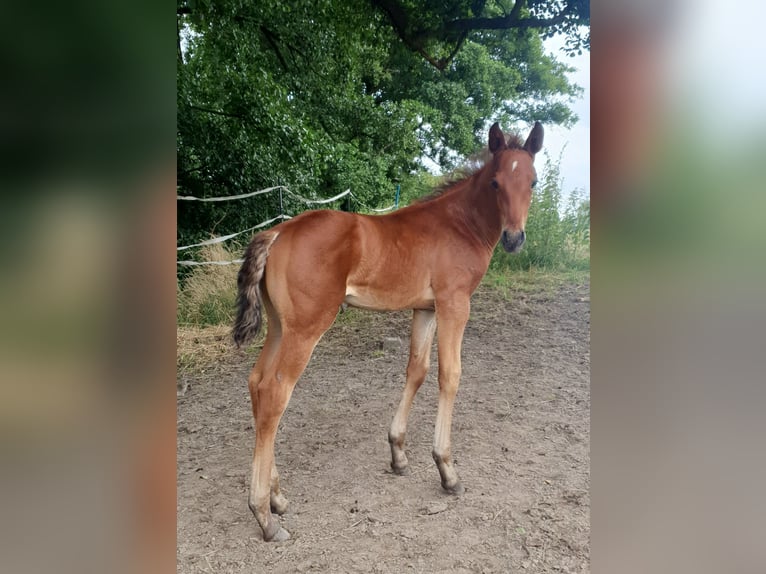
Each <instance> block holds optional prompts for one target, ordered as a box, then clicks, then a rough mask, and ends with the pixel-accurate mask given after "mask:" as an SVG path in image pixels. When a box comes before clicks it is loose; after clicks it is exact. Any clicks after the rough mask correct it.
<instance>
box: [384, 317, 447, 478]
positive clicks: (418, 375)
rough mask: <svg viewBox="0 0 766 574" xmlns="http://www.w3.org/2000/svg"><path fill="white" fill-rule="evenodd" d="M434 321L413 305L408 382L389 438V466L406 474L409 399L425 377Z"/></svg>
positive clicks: (410, 402) (389, 432)
mask: <svg viewBox="0 0 766 574" xmlns="http://www.w3.org/2000/svg"><path fill="white" fill-rule="evenodd" d="M435 328H436V321H435V320H434V312H433V311H427V310H422V309H416V310H415V312H414V314H413V315H412V336H411V338H410V360H409V362H408V363H407V383H406V384H405V386H404V393H402V400H401V401H400V402H399V408H398V409H397V410H396V414H395V415H394V419H393V420H392V421H391V428H390V429H389V431H388V442H389V444H390V445H391V468H392V469H393V471H394V472H395V473H396V474H408V473H409V466H408V462H407V455H406V454H405V453H404V436H405V434H406V433H407V418H408V417H409V414H410V408H411V407H412V401H413V399H414V398H415V394H416V393H417V392H418V389H419V388H420V385H422V384H423V381H424V380H425V378H426V374H427V373H428V366H429V364H430V361H431V343H432V342H433V339H434V329H435Z"/></svg>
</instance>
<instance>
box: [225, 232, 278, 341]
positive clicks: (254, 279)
mask: <svg viewBox="0 0 766 574" xmlns="http://www.w3.org/2000/svg"><path fill="white" fill-rule="evenodd" d="M278 235H279V232H275V231H272V230H269V231H262V232H261V233H259V234H257V235H256V236H255V237H253V240H252V241H251V242H250V245H248V246H247V250H246V251H245V261H244V263H242V267H241V268H240V270H239V275H237V319H236V321H235V322H234V330H233V335H234V342H235V343H236V344H237V347H241V346H242V345H244V344H246V343H249V342H250V341H252V340H253V339H254V338H255V336H256V335H257V334H258V331H260V330H261V323H262V321H261V300H262V297H261V279H263V272H264V269H265V268H266V259H267V258H268V257H269V249H270V248H271V244H272V243H274V240H275V239H276V238H277V236H278Z"/></svg>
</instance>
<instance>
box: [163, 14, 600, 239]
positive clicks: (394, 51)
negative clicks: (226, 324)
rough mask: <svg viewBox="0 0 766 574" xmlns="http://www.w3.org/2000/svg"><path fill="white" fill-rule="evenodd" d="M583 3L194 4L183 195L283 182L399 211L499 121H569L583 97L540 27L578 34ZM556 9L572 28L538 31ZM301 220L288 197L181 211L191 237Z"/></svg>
mask: <svg viewBox="0 0 766 574" xmlns="http://www.w3.org/2000/svg"><path fill="white" fill-rule="evenodd" d="M527 4H529V5H528V6H527ZM581 4H582V3H579V4H578V3H573V2H547V3H545V2H535V1H533V0H529V2H527V1H526V0H519V2H517V4H516V5H514V7H513V9H512V10H511V12H509V13H508V14H507V15H506V12H505V11H504V10H503V8H502V4H501V3H499V2H489V1H484V2H482V1H478V0H477V1H476V2H473V3H472V4H471V3H468V2H448V3H446V4H445V3H439V2H435V1H432V0H427V1H419V2H416V1H411V0H407V1H406V2H393V1H391V0H381V1H378V0H371V1H370V2H369V3H364V2H359V1H358V0H310V1H298V0H259V1H258V2H255V1H246V0H218V1H216V2H211V1H209V0H183V1H182V2H180V3H179V4H178V10H177V12H178V22H179V24H178V41H177V51H178V84H177V85H178V91H177V92H178V102H177V105H178V138H177V154H178V185H179V188H180V191H181V192H183V193H188V194H192V195H196V196H207V197H210V196H222V195H232V194H236V193H243V192H247V191H253V190H256V189H261V188H264V187H268V186H273V185H278V184H282V185H287V186H288V187H289V188H290V189H291V190H292V191H295V192H297V193H299V194H300V195H302V196H304V197H328V196H332V195H335V194H337V193H339V192H340V191H343V190H345V189H347V188H351V189H352V191H353V193H354V195H355V197H356V198H358V202H357V203H356V204H355V205H352V207H356V208H358V207H359V206H360V204H361V205H364V206H371V207H375V206H381V205H383V204H386V205H388V204H390V203H391V202H392V200H393V195H394V189H395V185H396V184H400V185H401V186H402V188H403V189H404V190H405V191H406V188H407V186H408V185H411V184H413V181H414V174H417V173H418V172H420V171H422V169H423V165H422V160H421V158H423V157H429V158H431V159H432V160H434V161H436V162H438V163H439V164H440V165H441V166H442V168H443V169H449V168H451V167H453V166H454V165H455V164H456V163H457V162H458V161H459V160H460V159H461V158H462V157H463V156H465V155H467V154H469V153H471V152H473V151H475V149H476V148H477V147H480V146H481V145H483V143H484V140H485V138H486V126H487V125H488V123H489V122H492V121H501V122H502V123H503V125H505V126H508V125H510V124H511V123H513V122H517V121H533V120H540V121H542V122H545V123H548V124H550V123H556V124H571V123H572V122H574V121H575V120H576V118H575V117H574V116H573V114H572V112H571V110H570V109H569V107H568V106H567V103H566V99H567V98H571V97H573V96H575V95H576V94H577V93H578V91H579V89H578V88H577V87H576V86H573V85H571V84H570V83H569V82H568V81H567V79H566V76H565V74H566V72H567V71H568V68H567V67H566V66H565V65H564V64H562V63H561V62H559V61H557V60H556V59H555V58H552V57H550V56H547V55H545V54H544V51H543V48H542V40H541V37H540V34H539V31H540V30H542V31H543V32H544V34H548V33H559V32H561V33H567V34H575V32H573V30H575V28H573V26H574V24H573V22H583V21H584V20H583V19H582V17H580V19H579V20H576V19H573V18H574V16H573V14H574V13H575V12H574V10H575V8H571V6H575V5H576V6H579V5H581ZM586 6H587V4H586ZM546 10H547V12H546ZM392 11H393V13H394V14H403V15H404V16H403V17H404V20H402V19H397V18H395V17H392V16H391V13H392ZM556 11H558V12H556ZM549 12H550V14H551V15H549V16H546V14H548V13H549ZM511 13H513V16H512V17H511V18H510V20H508V18H509V16H510V14H511ZM557 13H564V14H565V16H564V17H562V18H563V19H560V20H556V23H551V24H550V26H549V27H547V28H546V27H539V28H538V27H536V26H533V25H531V24H530V22H534V19H537V20H541V19H543V18H546V17H547V18H548V19H549V20H551V21H553V20H554V19H556V15H555V14H557ZM578 13H579V14H580V16H582V11H581V12H578ZM498 18H505V19H506V20H507V21H508V22H510V25H508V26H506V27H500V26H499V25H498ZM485 21H486V24H483V22H485ZM402 22H404V23H405V24H406V25H405V26H404V27H401V24H402ZM522 22H526V24H521V23H522ZM481 26H485V27H484V28H482V27H481ZM541 26H542V25H541ZM577 30H579V28H577ZM575 36H576V34H575ZM575 36H573V37H575ZM416 37H417V38H422V39H419V40H416V39H415V38H416ZM413 42H419V44H418V45H417V46H415V45H414V44H413ZM435 64H438V65H435ZM303 208H304V207H303V206H302V205H298V204H296V203H294V200H292V199H291V198H289V197H286V196H283V197H282V202H281V205H280V199H279V196H278V194H271V195H264V196H259V197H257V198H254V199H252V200H245V201H244V202H238V203H237V204H236V205H234V204H231V203H218V204H204V205H202V204H199V203H194V204H190V203H185V202H179V209H178V228H179V241H180V242H181V243H189V242H193V241H194V240H197V239H199V238H200V237H201V236H202V235H203V234H205V233H209V232H211V231H213V230H214V231H216V232H218V233H226V232H232V231H237V230H239V229H244V228H246V227H249V226H252V225H253V224H255V223H258V222H259V221H262V220H264V219H266V218H269V217H273V216H275V215H278V214H279V212H280V210H284V211H285V212H287V213H290V214H293V213H295V212H297V211H299V210H302V209H303Z"/></svg>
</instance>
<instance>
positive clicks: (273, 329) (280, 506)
mask: <svg viewBox="0 0 766 574" xmlns="http://www.w3.org/2000/svg"><path fill="white" fill-rule="evenodd" d="M264 303H265V306H266V309H267V311H268V313H269V324H268V333H267V335H266V341H265V342H264V344H263V349H262V350H261V354H260V356H259V357H258V361H257V362H256V363H255V365H254V366H253V369H252V371H250V377H249V379H248V387H249V389H250V400H251V403H252V406H253V418H255V416H256V410H257V409H256V405H257V401H258V395H257V392H256V390H257V388H258V385H259V384H260V382H261V379H262V378H263V373H264V371H265V369H266V366H267V365H268V364H269V363H270V362H271V361H272V360H273V359H274V355H275V353H276V350H277V348H278V347H279V343H280V340H281V338H282V325H281V324H280V322H279V318H278V317H277V315H276V313H274V311H273V307H271V304H270V301H268V298H267V297H264ZM270 499H271V501H270V502H271V510H272V511H274V512H276V513H277V514H279V515H282V514H284V513H285V512H286V511H287V505H288V502H287V499H286V498H285V496H284V495H283V494H282V492H281V490H280V488H279V472H278V471H277V465H276V462H275V463H274V465H273V466H272V468H271V495H270Z"/></svg>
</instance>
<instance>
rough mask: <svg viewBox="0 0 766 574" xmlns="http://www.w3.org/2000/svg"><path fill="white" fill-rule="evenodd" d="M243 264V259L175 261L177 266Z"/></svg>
mask: <svg viewBox="0 0 766 574" xmlns="http://www.w3.org/2000/svg"><path fill="white" fill-rule="evenodd" d="M244 262H245V260H244V259H233V260H232V261H176V263H177V264H178V265H231V264H232V263H244Z"/></svg>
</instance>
